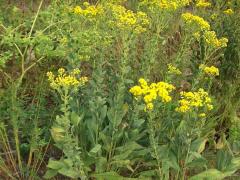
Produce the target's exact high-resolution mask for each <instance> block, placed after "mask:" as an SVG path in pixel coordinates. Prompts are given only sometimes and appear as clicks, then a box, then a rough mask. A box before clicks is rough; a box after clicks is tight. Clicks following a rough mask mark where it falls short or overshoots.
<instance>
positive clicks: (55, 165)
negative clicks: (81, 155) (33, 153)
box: [47, 159, 65, 170]
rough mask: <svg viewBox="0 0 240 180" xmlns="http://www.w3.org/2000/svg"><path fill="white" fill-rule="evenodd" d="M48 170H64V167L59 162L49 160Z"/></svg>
mask: <svg viewBox="0 0 240 180" xmlns="http://www.w3.org/2000/svg"><path fill="white" fill-rule="evenodd" d="M47 167H48V168H51V169H54V170H59V169H61V168H64V167H65V164H64V163H63V162H61V161H55V160H51V159H50V160H49V162H48V165H47Z"/></svg>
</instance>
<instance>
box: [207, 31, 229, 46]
mask: <svg viewBox="0 0 240 180" xmlns="http://www.w3.org/2000/svg"><path fill="white" fill-rule="evenodd" d="M203 36H204V39H205V41H206V43H207V44H209V45H210V46H212V47H214V48H220V47H226V46H227V42H228V39H227V38H221V39H218V38H217V35H216V32H215V31H206V32H205V33H204V35H203Z"/></svg>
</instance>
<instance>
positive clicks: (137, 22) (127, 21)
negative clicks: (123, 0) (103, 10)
mask: <svg viewBox="0 0 240 180" xmlns="http://www.w3.org/2000/svg"><path fill="white" fill-rule="evenodd" d="M110 8H111V10H112V13H113V16H114V19H115V20H114V22H112V24H115V25H116V26H117V27H118V28H120V29H133V30H134V31H135V32H137V33H141V32H145V31H146V26H147V25H148V24H149V18H148V16H147V14H146V13H144V12H141V11H138V12H137V13H134V12H133V11H131V10H127V9H126V8H125V7H123V6H121V5H114V4H110Z"/></svg>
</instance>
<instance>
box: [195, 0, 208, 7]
mask: <svg viewBox="0 0 240 180" xmlns="http://www.w3.org/2000/svg"><path fill="white" fill-rule="evenodd" d="M210 6H211V3H210V2H207V1H206V0H198V1H197V4H196V7H201V8H205V7H210Z"/></svg>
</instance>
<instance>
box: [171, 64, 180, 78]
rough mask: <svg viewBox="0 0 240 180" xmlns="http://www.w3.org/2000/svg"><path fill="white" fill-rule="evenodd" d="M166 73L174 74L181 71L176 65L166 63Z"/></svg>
mask: <svg viewBox="0 0 240 180" xmlns="http://www.w3.org/2000/svg"><path fill="white" fill-rule="evenodd" d="M168 73H169V74H176V75H180V74H182V72H181V71H180V70H179V69H178V68H177V67H175V66H173V65H172V64H171V63H170V64H168Z"/></svg>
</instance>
